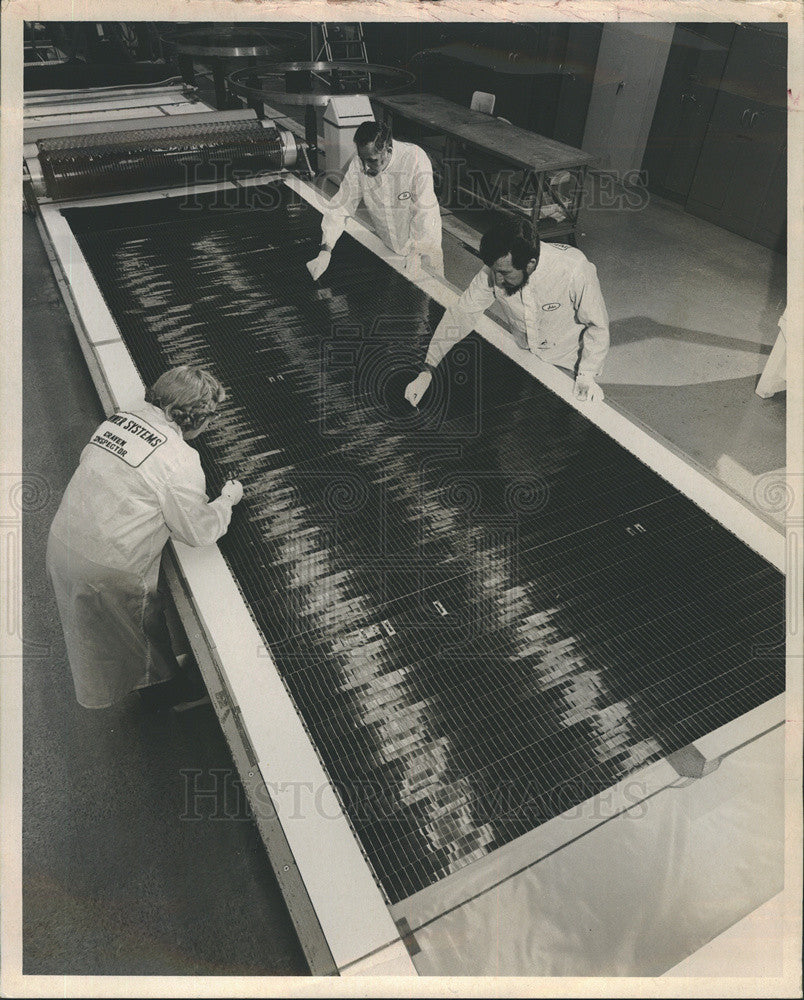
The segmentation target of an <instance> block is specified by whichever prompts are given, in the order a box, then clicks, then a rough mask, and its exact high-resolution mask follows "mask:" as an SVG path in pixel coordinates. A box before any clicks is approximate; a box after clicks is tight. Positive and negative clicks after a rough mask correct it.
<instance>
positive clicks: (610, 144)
mask: <svg viewBox="0 0 804 1000" xmlns="http://www.w3.org/2000/svg"><path fill="white" fill-rule="evenodd" d="M674 31H675V25H674V24H607V25H606V26H605V27H604V28H603V36H602V38H601V40H600V51H599V53H598V57H597V68H596V70H595V80H594V84H593V86H592V97H591V100H590V102H589V113H588V115H587V119H586V131H585V132H584V137H583V149H584V150H585V152H587V153H592V154H593V155H594V156H596V157H597V158H598V163H597V166H598V167H599V168H600V169H603V170H615V171H620V172H623V173H624V172H625V171H628V170H638V169H639V168H640V167H641V165H642V156H643V154H644V152H645V146H646V144H647V141H648V134H649V132H650V126H651V122H652V121H653V112H654V110H655V108H656V100H657V98H658V96H659V89H660V87H661V84H662V77H663V76H664V68H665V64H666V63H667V55H668V53H669V51H670V43H671V42H672V40H673V32H674ZM620 84H622V86H620Z"/></svg>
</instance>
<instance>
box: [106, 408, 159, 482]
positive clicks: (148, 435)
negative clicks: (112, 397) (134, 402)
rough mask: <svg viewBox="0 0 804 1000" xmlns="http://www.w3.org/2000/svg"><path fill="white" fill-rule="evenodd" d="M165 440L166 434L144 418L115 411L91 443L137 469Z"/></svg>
mask: <svg viewBox="0 0 804 1000" xmlns="http://www.w3.org/2000/svg"><path fill="white" fill-rule="evenodd" d="M165 441H167V438H166V437H165V435H164V434H160V433H159V431H157V430H155V429H154V428H153V427H151V425H150V424H148V423H146V422H145V421H144V420H139V419H137V418H135V417H132V416H131V414H130V413H115V414H114V415H113V416H111V417H109V419H108V420H107V421H106V422H105V423H103V424H101V426H100V427H99V428H98V429H97V431H96V432H95V436H94V437H93V438H92V440H91V441H90V444H94V445H96V446H97V447H98V448H102V449H103V451H105V452H108V453H109V454H110V455H116V456H117V457H118V458H120V459H122V460H123V461H124V462H125V463H126V465H130V466H131V467H132V468H133V469H136V468H137V466H139V465H142V463H143V462H144V461H145V459H146V458H148V457H149V456H151V455H153V453H154V452H155V451H156V449H157V448H158V447H159V446H160V445H163V444H164V443H165Z"/></svg>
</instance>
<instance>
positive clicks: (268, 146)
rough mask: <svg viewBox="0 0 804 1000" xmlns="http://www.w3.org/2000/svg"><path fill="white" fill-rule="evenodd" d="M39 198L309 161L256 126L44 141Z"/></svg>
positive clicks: (291, 140) (287, 135) (277, 133)
mask: <svg viewBox="0 0 804 1000" xmlns="http://www.w3.org/2000/svg"><path fill="white" fill-rule="evenodd" d="M36 145H37V149H38V154H39V155H38V163H39V168H40V172H39V174H38V176H35V175H34V174H33V173H32V175H31V176H32V180H33V183H34V191H35V193H36V194H37V195H40V196H41V195H46V196H47V197H49V198H53V199H57V200H60V199H65V198H80V197H87V196H93V195H102V194H117V193H123V192H128V191H142V190H150V189H155V188H164V187H174V186H177V185H187V184H190V185H192V184H198V183H208V182H215V181H222V180H227V179H232V177H233V176H235V171H236V176H238V177H243V176H255V175H257V174H262V173H265V172H278V171H281V170H288V169H291V168H293V167H295V166H296V165H297V164H298V163H299V162H300V161H302V160H304V161H306V156H305V151H304V150H303V149H301V148H300V146H302V145H303V144H301V143H300V142H299V141H298V140H297V139H296V137H295V136H294V135H293V134H292V133H291V132H286V131H282V130H279V129H276V128H265V127H263V125H262V124H261V123H260V122H258V121H256V120H254V121H233V122H217V123H203V124H198V125H181V126H169V127H166V128H156V129H137V130H130V131H122V132H116V133H115V134H114V135H113V136H111V135H109V134H89V133H87V134H84V135H78V136H75V135H74V136H69V137H64V138H52V139H51V138H46V139H39V140H38V142H37V144H36Z"/></svg>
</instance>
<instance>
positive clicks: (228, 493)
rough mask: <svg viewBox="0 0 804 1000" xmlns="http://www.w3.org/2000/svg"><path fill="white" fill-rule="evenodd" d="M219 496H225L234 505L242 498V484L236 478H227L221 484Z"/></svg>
mask: <svg viewBox="0 0 804 1000" xmlns="http://www.w3.org/2000/svg"><path fill="white" fill-rule="evenodd" d="M221 496H222V497H225V498H226V499H227V500H228V501H229V502H230V503H231V505H232V506H233V507H234V505H235V504H236V503H240V501H241V500H242V499H243V484H242V483H241V482H240V480H238V479H227V480H226V482H225V483H224V484H223V489H222V490H221Z"/></svg>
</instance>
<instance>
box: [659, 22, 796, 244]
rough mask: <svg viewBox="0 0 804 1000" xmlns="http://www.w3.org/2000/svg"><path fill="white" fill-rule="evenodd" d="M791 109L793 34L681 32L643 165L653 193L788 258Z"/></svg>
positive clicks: (774, 29) (742, 29)
mask: <svg viewBox="0 0 804 1000" xmlns="http://www.w3.org/2000/svg"><path fill="white" fill-rule="evenodd" d="M786 104H787V37H786V31H785V26H784V25H781V26H777V25H771V24H755V25H739V26H735V25H723V24H721V25H695V24H688V25H679V26H678V28H677V30H676V34H675V36H674V38H673V45H672V47H671V52H670V56H669V58H668V63H667V70H666V72H665V78H664V81H663V83H662V90H661V93H660V95H659V100H658V102H657V106H656V112H655V115H654V120H653V125H652V127H651V133H650V137H649V140H648V146H647V149H646V152H645V157H644V160H643V170H644V171H645V173H646V181H647V184H648V188H649V190H651V191H653V192H655V193H656V194H659V195H662V196H663V197H667V198H670V199H671V200H673V201H677V202H679V203H680V204H682V205H684V207H685V208H686V210H687V211H688V212H690V213H692V214H693V215H697V216H699V217H701V218H704V219H707V220H709V221H710V222H714V223H716V224H717V225H719V226H722V227H723V228H724V229H729V230H731V231H732V232H735V233H739V234H740V235H741V236H746V237H748V238H749V239H752V240H754V241H756V242H758V243H761V244H763V245H764V246H767V247H770V248H772V249H774V250H780V251H782V250H784V247H785V239H786V215H787V184H786V178H787V107H786Z"/></svg>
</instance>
